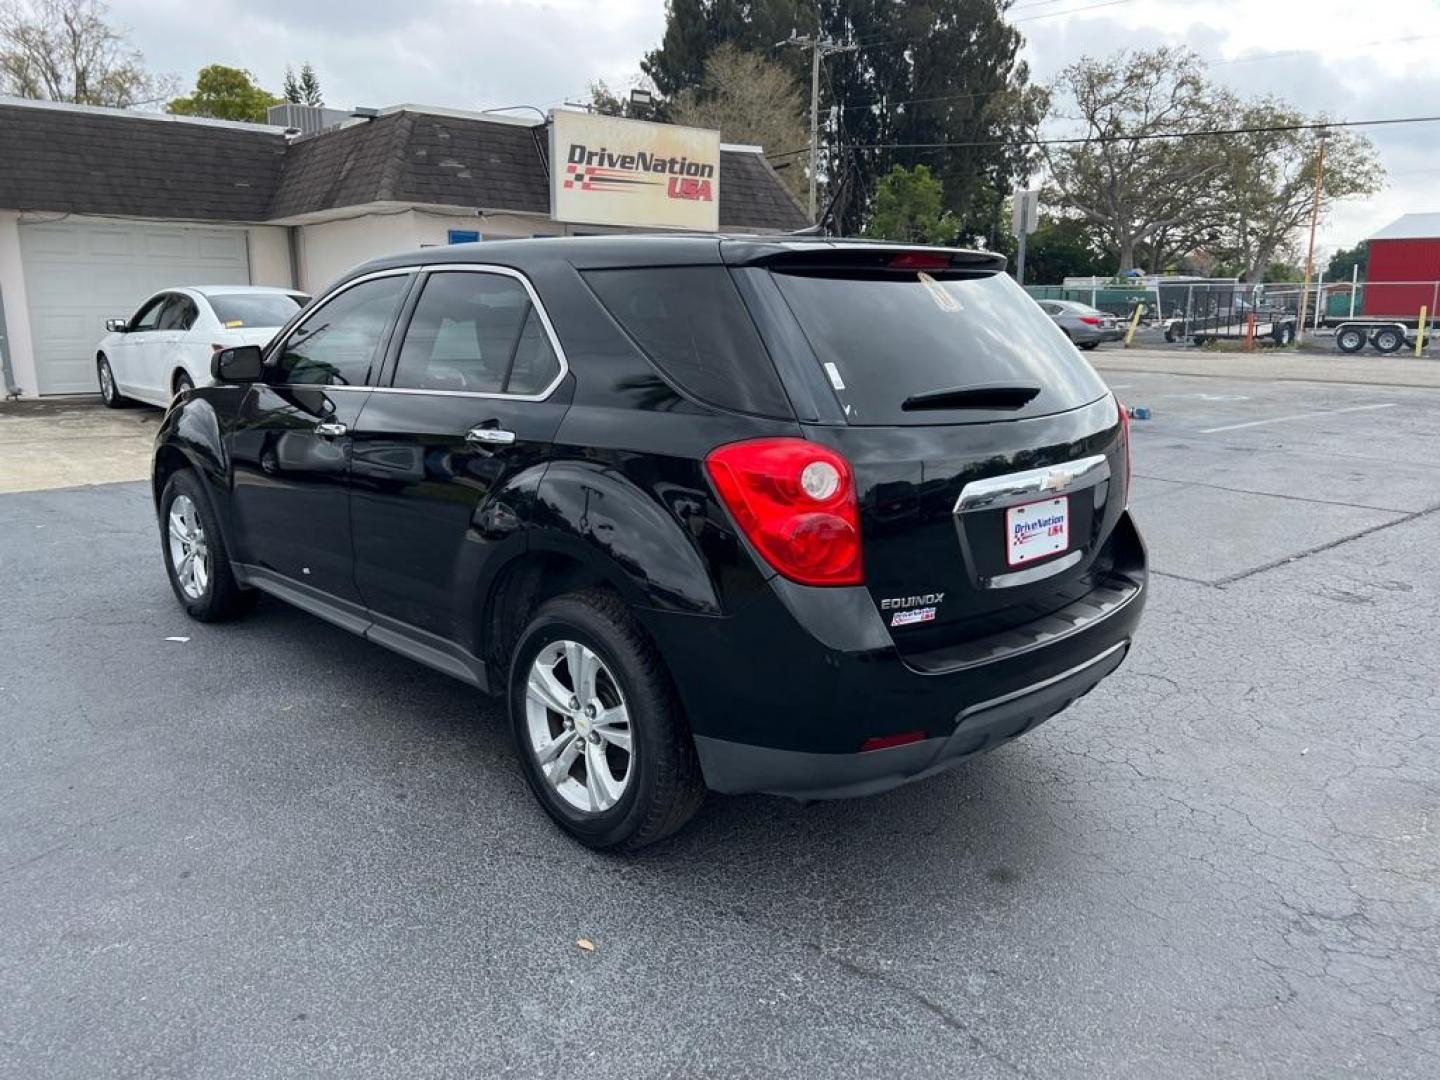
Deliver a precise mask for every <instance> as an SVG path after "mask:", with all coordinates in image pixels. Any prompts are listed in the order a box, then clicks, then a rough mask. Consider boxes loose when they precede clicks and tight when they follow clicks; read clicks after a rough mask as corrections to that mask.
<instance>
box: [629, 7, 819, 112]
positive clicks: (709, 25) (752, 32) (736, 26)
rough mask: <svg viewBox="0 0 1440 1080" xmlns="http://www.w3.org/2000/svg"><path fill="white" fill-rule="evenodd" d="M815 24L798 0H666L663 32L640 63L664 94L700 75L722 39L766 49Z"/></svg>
mask: <svg viewBox="0 0 1440 1080" xmlns="http://www.w3.org/2000/svg"><path fill="white" fill-rule="evenodd" d="M815 25H816V23H815V13H814V11H813V10H811V9H810V8H808V7H806V6H805V4H804V3H802V2H801V0H752V2H746V0H666V3H665V34H664V36H663V37H662V38H661V41H660V47H659V48H658V49H653V50H651V51H650V52H648V53H646V54H645V59H644V60H643V61H641V63H640V69H641V70H642V71H643V72H644V73H645V74H646V76H648V77H649V78H650V79H651V80H652V81H653V82H654V84H655V89H656V90H658V91H659V92H660V93H661V94H662V95H663V96H665V97H667V98H668V97H674V96H675V95H676V94H678V93H680V91H682V90H684V89H686V88H687V87H691V86H698V85H700V83H702V82H704V81H705V61H706V60H708V59H709V58H710V54H711V53H712V52H714V51H715V50H716V49H717V48H719V47H720V46H721V45H724V44H727V43H728V44H730V45H733V46H735V47H736V48H738V49H741V50H744V51H749V52H754V51H760V50H765V51H769V50H771V49H772V48H773V47H774V45H775V43H776V42H777V41H780V40H781V39H783V38H787V37H789V36H790V34H791V33H792V32H794V31H806V30H813V29H815ZM807 70H808V68H807Z"/></svg>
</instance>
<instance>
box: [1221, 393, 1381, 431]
mask: <svg viewBox="0 0 1440 1080" xmlns="http://www.w3.org/2000/svg"><path fill="white" fill-rule="evenodd" d="M1398 404H1400V403H1399V402H1398V401H1388V402H1386V403H1385V404H1384V405H1352V406H1351V407H1350V408H1348V409H1321V410H1319V411H1318V412H1302V413H1294V414H1292V415H1290V416H1272V417H1269V418H1268V419H1265V420H1247V421H1246V422H1245V423H1243V424H1225V425H1223V426H1221V427H1207V428H1201V429H1200V434H1201V435H1214V434H1215V433H1216V432H1217V431H1239V430H1240V429H1241V428H1247V427H1259V426H1260V425H1261V424H1284V423H1286V422H1288V421H1290V420H1313V419H1315V418H1316V417H1318V416H1339V415H1340V414H1341V413H1352V412H1367V411H1369V410H1371V409H1393V408H1395V406H1397V405H1398Z"/></svg>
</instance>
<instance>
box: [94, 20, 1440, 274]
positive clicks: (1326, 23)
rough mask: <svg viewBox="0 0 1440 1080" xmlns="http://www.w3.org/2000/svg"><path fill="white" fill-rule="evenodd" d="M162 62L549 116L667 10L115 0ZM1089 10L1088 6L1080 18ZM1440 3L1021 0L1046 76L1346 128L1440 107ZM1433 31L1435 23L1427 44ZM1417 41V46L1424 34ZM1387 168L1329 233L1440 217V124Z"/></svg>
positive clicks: (1350, 237) (158, 66)
mask: <svg viewBox="0 0 1440 1080" xmlns="http://www.w3.org/2000/svg"><path fill="white" fill-rule="evenodd" d="M111 6H112V9H113V12H114V16H115V19H116V21H117V22H119V23H122V24H124V25H126V26H128V27H130V28H131V30H132V31H133V38H134V41H135V42H136V44H137V45H139V46H140V47H141V48H142V49H143V50H144V52H145V55H146V60H147V62H148V64H149V65H150V67H152V68H153V69H155V70H158V71H163V72H171V73H174V74H175V75H177V76H178V77H179V78H180V79H181V81H182V84H183V85H184V86H186V87H188V86H189V85H190V81H191V80H193V78H194V76H195V72H196V71H197V70H198V69H199V68H200V67H201V66H203V65H204V64H208V63H225V64H231V65H235V66H239V67H245V68H249V69H250V70H251V71H252V72H254V73H255V75H256V76H257V78H258V79H259V80H260V82H261V84H262V85H264V86H267V87H269V88H271V89H277V88H278V87H279V86H280V83H281V79H282V77H283V75H284V71H285V67H286V65H287V64H289V65H291V66H293V67H295V68H298V67H299V66H300V64H301V63H302V62H304V61H306V60H308V61H310V62H311V63H312V64H314V65H315V68H316V71H317V72H318V74H319V76H320V80H321V84H322V85H323V87H324V89H325V94H326V99H327V101H329V102H331V103H332V104H335V105H339V106H346V107H348V106H351V105H362V104H363V105H376V106H383V105H391V104H398V103H400V102H421V103H425V104H431V105H444V106H450V107H453V108H489V107H493V106H500V105H520V104H526V105H536V106H539V107H542V108H544V107H548V106H550V105H554V104H558V103H559V102H560V101H562V100H564V99H566V98H575V97H577V96H583V95H584V93H585V88H586V86H587V85H588V84H589V83H590V82H591V81H593V80H595V79H597V78H603V79H605V80H607V81H609V82H611V83H612V84H624V83H625V82H626V80H627V79H628V78H629V76H631V75H632V74H634V73H635V72H636V70H637V68H638V64H639V61H640V58H641V57H642V56H643V55H644V53H645V52H646V51H647V50H649V49H652V48H654V47H655V46H656V44H658V42H659V40H660V37H661V34H662V33H663V31H664V25H665V11H664V3H663V0H608V2H607V3H605V4H603V5H597V4H594V3H591V2H588V0H405V2H401V3H396V2H395V0H302V2H300V3H296V2H294V0H212V2H209V3H207V4H205V5H204V10H203V11H197V8H196V5H195V4H193V3H187V2H183V0H111ZM1087 7H1089V8H1090V10H1081V9H1084V8H1087ZM1435 11H1436V8H1435V5H1434V3H1433V2H1432V0H1372V2H1370V3H1368V4H1365V3H1361V4H1357V3H1355V2H1354V0H1201V2H1196V0H1120V2H1117V3H1102V0H1018V2H1017V3H1016V4H1015V5H1014V9H1013V11H1012V13H1011V17H1012V18H1013V19H1014V20H1015V21H1016V24H1017V25H1018V26H1019V28H1020V29H1021V30H1022V31H1023V32H1024V33H1025V35H1026V38H1027V41H1028V44H1027V47H1026V58H1027V59H1028V60H1029V62H1030V65H1031V68H1032V72H1033V75H1034V77H1035V78H1036V79H1039V80H1048V79H1050V78H1052V77H1054V75H1055V74H1056V73H1058V72H1059V70H1060V69H1061V68H1062V67H1064V66H1065V65H1066V64H1067V63H1070V62H1072V61H1073V60H1075V59H1078V58H1079V57H1080V56H1081V55H1083V54H1086V53H1089V54H1092V55H1103V54H1106V53H1110V52H1114V51H1115V50H1117V49H1121V48H1127V47H1129V48H1144V47H1151V46H1155V45H1159V44H1175V45H1186V46H1189V47H1190V48H1192V49H1194V50H1195V51H1196V52H1198V53H1199V54H1200V55H1201V56H1203V57H1205V58H1206V59H1207V60H1209V61H1211V62H1212V63H1213V64H1214V66H1213V67H1212V75H1213V76H1214V78H1215V79H1216V80H1217V81H1220V82H1222V83H1224V84H1226V85H1228V86H1231V87H1233V88H1234V89H1236V90H1237V91H1239V92H1241V93H1244V94H1248V95H1258V94H1267V93H1268V94H1275V95H1277V96H1279V97H1283V98H1285V99H1287V100H1288V101H1290V102H1291V103H1292V104H1294V105H1296V106H1297V107H1299V108H1301V109H1304V110H1306V111H1313V112H1321V111H1323V112H1327V113H1329V114H1331V115H1333V116H1335V117H1337V118H1341V119H1356V120H1358V119H1372V118H1375V117H1383V116H1406V115H1415V114H1421V113H1427V112H1440V107H1437V105H1435V104H1433V103H1440V74H1437V73H1436V69H1435V65H1434V56H1435V54H1436V51H1437V49H1440V24H1436V23H1435V21H1434V18H1435ZM1427 31H1429V33H1428V35H1427V33H1426V32H1427ZM1417 33H1418V34H1419V35H1420V36H1415V35H1416V34H1417ZM1366 134H1368V135H1369V136H1370V137H1371V138H1372V139H1373V140H1374V142H1375V144H1376V147H1377V150H1378V152H1379V154H1380V157H1381V161H1382V163H1383V164H1384V165H1385V167H1386V169H1387V170H1388V171H1389V173H1390V174H1391V179H1390V183H1389V186H1388V187H1387V189H1386V190H1385V191H1384V192H1382V193H1381V194H1380V195H1378V196H1377V197H1376V198H1374V199H1373V200H1369V201H1368V202H1363V203H1348V204H1345V205H1343V206H1341V207H1339V208H1338V209H1337V210H1336V211H1335V213H1334V214H1333V215H1331V220H1329V221H1327V222H1326V224H1325V228H1324V231H1323V242H1324V243H1325V244H1326V245H1327V246H1332V247H1333V246H1344V245H1349V244H1351V243H1353V242H1355V241H1356V240H1359V239H1362V238H1363V237H1364V236H1366V235H1368V234H1369V233H1370V232H1373V231H1375V230H1376V229H1378V228H1380V227H1381V226H1383V225H1384V224H1386V222H1388V221H1389V220H1391V219H1393V218H1395V217H1397V216H1399V215H1400V214H1401V213H1405V212H1407V211H1410V210H1440V191H1437V180H1440V172H1427V171H1425V170H1427V169H1434V168H1435V166H1434V165H1433V164H1431V162H1430V158H1429V155H1428V153H1427V150H1428V148H1429V147H1430V146H1432V145H1434V144H1435V143H1436V141H1437V140H1440V124H1429V125H1412V126H1409V127H1394V128H1371V129H1366Z"/></svg>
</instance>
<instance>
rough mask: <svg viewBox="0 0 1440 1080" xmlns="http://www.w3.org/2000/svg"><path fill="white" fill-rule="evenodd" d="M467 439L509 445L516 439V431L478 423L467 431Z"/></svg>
mask: <svg viewBox="0 0 1440 1080" xmlns="http://www.w3.org/2000/svg"><path fill="white" fill-rule="evenodd" d="M465 441H466V442H469V443H489V444H490V445H492V446H509V445H510V444H511V443H513V442H514V441H515V432H513V431H506V430H505V429H504V428H498V427H482V426H480V425H476V426H475V427H472V428H471V429H470V430H469V431H467V432H466V433H465Z"/></svg>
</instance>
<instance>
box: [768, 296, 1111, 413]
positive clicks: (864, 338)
mask: <svg viewBox="0 0 1440 1080" xmlns="http://www.w3.org/2000/svg"><path fill="white" fill-rule="evenodd" d="M773 277H774V280H775V282H776V284H777V285H778V286H779V288H780V292H781V293H782V294H783V295H784V297H785V300H786V301H787V302H788V303H789V305H790V309H791V311H793V312H794V314H795V318H796V319H797V320H798V322H799V323H800V327H801V329H802V330H804V332H805V336H806V337H807V338H808V339H809V341H810V346H811V348H813V349H814V351H815V355H816V357H817V358H818V359H819V361H820V363H821V365H822V366H823V367H824V369H825V377H826V380H827V382H828V383H829V384H830V385H831V386H832V387H833V388H834V390H835V395H836V397H838V398H839V399H840V404H841V406H842V408H844V410H845V415H846V417H847V418H848V419H849V422H850V423H852V424H936V423H958V422H964V421H965V420H968V419H994V418H995V416H994V414H993V413H987V414H985V415H984V416H979V415H975V414H974V413H969V412H966V411H965V410H959V409H934V408H924V409H918V410H916V409H912V410H906V409H904V408H902V406H903V405H904V403H905V402H906V400H907V399H913V398H923V397H924V396H925V395H934V394H936V393H937V392H938V391H944V390H964V389H967V388H972V387H977V386H984V385H988V384H996V385H1001V386H1006V385H1029V386H1039V387H1040V393H1039V394H1038V395H1036V396H1035V397H1033V399H1031V400H1030V401H1029V402H1028V403H1027V404H1025V405H1023V406H1021V407H1019V408H1016V409H1013V410H1010V411H1008V412H1007V415H1009V416H1012V417H1014V418H1017V419H1018V418H1021V417H1026V416H1040V415H1044V414H1045V413H1051V412H1059V411H1062V410H1065V409H1073V408H1077V407H1079V406H1081V405H1084V404H1086V403H1088V402H1091V401H1094V400H1096V399H1097V398H1100V397H1102V396H1104V394H1105V392H1106V391H1105V385H1104V383H1102V382H1101V381H1100V377H1099V376H1098V375H1096V374H1095V372H1094V371H1093V370H1092V369H1091V367H1090V365H1089V364H1087V363H1086V362H1085V361H1084V360H1083V359H1081V358H1080V355H1079V354H1078V353H1077V352H1076V351H1075V347H1074V346H1073V345H1071V344H1070V342H1069V341H1068V340H1067V339H1066V337H1065V335H1064V333H1063V332H1062V331H1061V330H1060V329H1059V328H1057V327H1056V325H1055V322H1054V320H1053V319H1051V318H1050V317H1049V316H1048V315H1046V314H1045V312H1044V311H1042V310H1041V309H1040V307H1039V305H1037V304H1036V303H1035V301H1033V300H1031V299H1030V297H1029V296H1027V295H1026V294H1025V291H1024V290H1023V289H1021V288H1020V287H1019V286H1018V285H1016V284H1015V282H1014V281H1013V280H1012V279H1011V278H1010V276H1009V275H1008V274H987V275H983V276H959V275H951V276H949V277H945V276H932V275H930V274H926V273H903V274H901V273H894V272H875V273H869V274H856V273H849V274H837V273H815V272H797V271H776V272H774V274H773Z"/></svg>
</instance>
